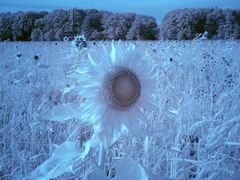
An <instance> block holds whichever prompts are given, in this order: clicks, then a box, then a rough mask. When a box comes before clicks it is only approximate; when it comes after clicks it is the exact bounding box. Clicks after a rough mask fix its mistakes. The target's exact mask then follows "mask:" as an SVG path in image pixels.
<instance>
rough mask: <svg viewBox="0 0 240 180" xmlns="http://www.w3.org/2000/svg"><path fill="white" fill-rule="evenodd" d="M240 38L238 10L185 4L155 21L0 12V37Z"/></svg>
mask: <svg viewBox="0 0 240 180" xmlns="http://www.w3.org/2000/svg"><path fill="white" fill-rule="evenodd" d="M204 32H208V38H209V39H240V10H239V9H238V10H231V9H225V10H223V9H218V8H198V9H194V8H188V9H177V10H173V11H170V12H169V13H168V14H166V16H165V17H164V19H163V21H162V23H161V24H160V25H157V23H156V20H155V19H154V18H153V17H150V16H145V15H138V14H135V13H121V14H120V13H111V12H108V11H98V10H96V9H90V10H82V9H70V10H55V11H53V12H50V13H49V12H34V11H30V12H17V13H10V12H8V13H0V40H2V41H3V40H10V41H59V40H63V38H64V37H68V38H70V39H71V38H73V37H74V36H75V35H82V34H84V36H85V37H86V39H87V40H119V39H121V40H158V39H164V40H189V39H194V38H195V37H196V36H198V35H199V34H202V33H204Z"/></svg>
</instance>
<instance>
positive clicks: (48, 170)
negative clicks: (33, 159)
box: [28, 141, 81, 179]
mask: <svg viewBox="0 0 240 180" xmlns="http://www.w3.org/2000/svg"><path fill="white" fill-rule="evenodd" d="M80 155H81V152H79V151H78V150H77V149H76V145H75V143H74V142H70V141H65V142H64V143H63V144H61V145H60V146H58V147H57V148H56V150H55V151H54V152H53V154H52V156H51V157H50V158H49V159H47V160H46V161H44V163H42V164H41V165H40V166H38V167H37V168H36V169H35V170H34V171H33V172H32V173H31V174H30V175H29V177H28V179H50V178H55V177H57V176H59V175H62V174H63V173H66V172H72V171H73V170H72V165H73V162H74V159H75V158H77V157H79V156H80Z"/></svg>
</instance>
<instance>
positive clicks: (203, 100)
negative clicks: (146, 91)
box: [0, 40, 240, 179]
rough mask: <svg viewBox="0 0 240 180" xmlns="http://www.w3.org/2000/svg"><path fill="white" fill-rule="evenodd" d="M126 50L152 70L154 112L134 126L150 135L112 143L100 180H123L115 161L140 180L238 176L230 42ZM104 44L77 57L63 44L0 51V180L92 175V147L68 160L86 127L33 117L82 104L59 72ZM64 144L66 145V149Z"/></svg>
mask: <svg viewBox="0 0 240 180" xmlns="http://www.w3.org/2000/svg"><path fill="white" fill-rule="evenodd" d="M126 43H129V42H126ZM134 43H135V44H136V48H137V49H139V50H140V51H141V52H142V53H144V51H146V53H148V56H149V58H150V57H151V59H152V60H153V62H152V63H154V64H155V65H156V69H157V70H158V72H159V73H158V77H157V80H158V81H157V83H158V87H159V88H158V94H157V98H158V108H157V111H155V112H148V111H147V112H146V116H147V117H148V118H149V120H150V121H151V123H150V125H141V127H140V128H142V129H143V131H144V130H150V131H152V132H154V133H152V134H151V135H147V136H137V137H132V136H124V137H122V138H121V139H119V141H118V142H117V143H115V144H113V145H112V146H111V147H110V150H109V152H108V154H107V162H106V163H105V172H108V173H106V174H108V178H110V177H112V178H113V179H121V178H125V179H126V177H125V176H124V175H122V174H118V172H122V171H120V170H119V171H118V170H116V169H117V167H115V166H119V165H115V163H116V162H117V159H119V158H120V157H125V158H129V159H131V160H133V162H132V164H133V165H132V167H129V168H130V171H131V170H132V171H131V172H134V171H136V172H138V171H139V167H138V166H141V168H142V169H144V171H145V172H146V173H147V174H148V177H149V179H164V178H165V179H168V178H169V179H234V177H235V178H236V177H238V174H239V173H240V172H239V169H240V103H239V102H240V42H239V41H205V40H202V41H197V40H196V41H146V42H145V41H137V42H134ZM110 44H111V43H110V42H96V43H95V42H88V47H87V49H84V50H82V51H80V50H79V49H78V48H77V47H75V46H74V45H73V44H72V43H71V42H26V43H24V42H1V43H0V125H1V126H0V179H23V178H26V179H28V178H29V179H31V178H32V177H34V179H41V178H42V179H50V178H56V179H84V178H86V177H87V176H88V174H90V175H89V176H88V178H89V179H94V177H96V176H97V175H96V165H95V161H97V160H96V159H97V158H98V153H99V152H98V149H94V148H93V149H92V150H91V154H90V155H87V157H86V158H84V159H79V158H73V159H74V160H73V161H69V159H71V158H72V157H73V156H72V154H73V151H74V153H75V154H79V155H81V152H82V151H83V149H84V142H86V141H87V140H88V139H89V138H91V133H92V128H91V124H86V123H82V122H81V120H79V119H76V118H73V119H69V120H67V121H64V122H58V121H50V120H49V119H48V117H46V116H44V115H43V114H44V112H46V111H48V110H49V109H51V108H54V107H55V106H58V105H61V104H63V103H82V102H83V97H80V96H79V95H78V94H74V93H63V91H64V90H66V89H68V88H69V87H71V85H73V84H74V83H75V82H74V81H73V80H72V79H70V78H68V77H67V74H68V71H69V69H70V68H71V67H72V66H73V65H75V64H80V65H81V63H82V62H84V61H85V59H86V52H87V51H90V50H99V47H100V46H101V45H105V46H107V47H108V46H110ZM143 50H144V51H143ZM100 53H101V52H100ZM66 141H67V142H75V144H76V147H74V148H72V149H70V150H69V151H67V150H66V149H68V147H67V148H64V147H65V146H64V142H66ZM62 144H63V145H62ZM75 151H76V152H75ZM75 154H74V155H75ZM61 156H62V159H61V158H60V157H61ZM49 158H50V160H52V159H53V158H55V160H52V161H49V160H48V159H49ZM44 162H45V164H43V163H44ZM46 162H48V163H46ZM49 162H50V163H49ZM64 163H65V165H64ZM134 163H135V165H134ZM41 164H42V166H41ZM49 164H50V165H51V166H50V165H49ZM136 164H137V165H138V166H137V165H136ZM37 167H38V168H37ZM70 167H71V168H70ZM36 168H37V169H36ZM129 168H126V170H124V171H126V174H127V175H128V177H127V178H128V179H134V178H136V177H137V175H135V174H134V173H132V174H131V173H127V170H128V169H129ZM131 168H132V169H131ZM118 169H119V167H118ZM124 171H123V172H124ZM94 173H95V174H94ZM99 178H100V175H99V176H98V178H97V179H99Z"/></svg>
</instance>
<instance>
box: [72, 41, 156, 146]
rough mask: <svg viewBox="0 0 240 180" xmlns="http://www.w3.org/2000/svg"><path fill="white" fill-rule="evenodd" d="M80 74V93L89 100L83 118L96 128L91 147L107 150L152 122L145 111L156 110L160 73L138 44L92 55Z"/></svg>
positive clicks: (78, 90)
mask: <svg viewBox="0 0 240 180" xmlns="http://www.w3.org/2000/svg"><path fill="white" fill-rule="evenodd" d="M76 72H77V73H78V74H79V78H78V81H79V86H76V88H77V92H78V93H79V94H81V96H83V97H85V98H86V99H87V100H86V102H84V104H83V106H82V111H81V113H82V114H81V118H82V120H83V121H86V122H90V123H91V124H92V125H93V127H94V134H93V136H92V139H91V141H89V143H91V145H90V146H94V145H93V144H95V145H97V144H99V143H103V146H104V148H105V149H107V148H108V147H109V146H110V145H111V144H112V143H113V142H114V141H116V140H117V139H118V138H119V136H120V135H121V134H123V133H125V132H130V133H134V132H136V131H137V130H138V128H139V122H140V121H144V122H148V121H149V120H148V119H147V118H146V117H145V116H144V114H143V112H142V110H143V109H144V108H145V109H148V110H154V108H155V106H154V103H153V102H154V98H153V97H154V93H155V90H156V88H155V87H156V85H155V84H156V83H155V80H154V79H155V76H156V73H154V66H153V63H152V62H151V59H149V58H147V57H146V54H145V53H144V52H142V53H141V54H140V53H139V52H138V51H137V50H136V48H135V45H134V44H130V45H127V44H124V43H122V42H116V43H115V44H114V43H112V48H111V50H110V51H109V50H108V49H107V48H106V47H104V46H103V49H102V51H92V52H91V54H88V62H87V63H86V64H84V65H82V66H81V67H78V68H77V69H76Z"/></svg>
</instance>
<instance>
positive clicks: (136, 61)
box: [31, 42, 156, 179]
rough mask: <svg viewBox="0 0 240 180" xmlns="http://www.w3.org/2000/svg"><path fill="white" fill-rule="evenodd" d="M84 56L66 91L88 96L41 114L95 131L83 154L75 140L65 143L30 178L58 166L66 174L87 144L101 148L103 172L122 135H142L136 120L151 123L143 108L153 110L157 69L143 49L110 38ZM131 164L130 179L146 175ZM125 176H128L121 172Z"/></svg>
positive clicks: (82, 155)
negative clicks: (83, 124) (76, 121)
mask: <svg viewBox="0 0 240 180" xmlns="http://www.w3.org/2000/svg"><path fill="white" fill-rule="evenodd" d="M87 57H88V58H87V59H86V62H85V63H81V64H80V65H79V66H74V68H73V74H74V78H76V81H77V82H76V84H75V85H74V86H72V88H71V89H70V90H72V91H73V92H75V93H78V94H80V95H81V97H84V98H86V101H85V102H84V103H82V104H81V105H80V106H79V105H75V104H63V105H60V106H56V107H55V108H52V109H51V110H50V112H46V113H45V115H44V116H45V117H46V118H47V119H50V120H54V121H55V120H57V121H65V120H67V119H69V118H74V117H76V118H77V119H80V120H82V121H83V122H87V123H89V124H91V125H92V127H93V130H94V131H93V134H92V136H91V138H90V139H89V140H88V141H87V142H86V143H85V144H84V150H83V152H80V151H78V150H77V149H76V148H75V143H74V142H70V141H66V142H64V143H63V144H62V145H60V146H59V148H58V149H57V151H56V152H55V153H54V154H53V155H52V156H51V157H50V158H49V159H48V160H47V161H45V162H44V163H43V164H42V165H41V166H39V167H38V168H37V169H36V171H35V172H33V173H32V174H33V175H32V176H31V177H39V176H40V175H41V176H42V174H44V177H50V178H53V177H56V176H57V175H59V174H62V173H63V171H62V169H64V172H65V171H66V169H69V167H71V166H72V164H73V162H74V158H78V157H80V158H81V159H84V158H85V157H86V156H87V155H88V153H89V151H90V149H91V148H95V149H97V150H99V151H98V152H99V159H98V160H99V162H98V167H100V169H101V170H102V169H104V163H105V162H106V156H107V152H108V150H109V148H110V146H111V145H112V144H113V143H114V142H116V141H117V140H119V138H120V137H121V136H124V135H128V134H131V135H132V136H138V135H139V134H142V133H141V132H138V129H139V124H140V122H143V123H149V120H148V119H147V118H146V117H145V115H144V113H143V112H144V110H145V109H147V110H150V111H154V110H155V105H154V103H153V102H154V100H155V99H154V95H156V93H155V91H156V88H155V86H156V83H155V77H156V73H155V66H154V65H153V63H152V61H151V58H149V57H147V54H146V53H144V52H142V53H139V52H138V51H137V50H136V48H135V46H134V44H130V45H129V44H124V43H123V42H115V43H114V42H113V43H112V47H110V48H109V47H108V46H107V47H106V46H102V49H100V50H96V51H95V50H94V49H92V50H90V49H89V53H88V56H87ZM71 72H72V71H71ZM76 74H77V76H75V75H76ZM68 92H69V91H68ZM63 157H66V158H65V159H64V158H63ZM130 161H132V160H131V159H127V160H126V159H122V158H121V160H120V159H119V160H118V161H117V164H119V163H120V164H121V163H123V164H126V162H128V164H129V162H130ZM59 162H60V163H59ZM53 164H55V166H56V167H58V168H54V169H51V168H50V170H49V168H48V167H52V165H53ZM117 164H116V167H115V168H116V177H115V178H116V179H123V178H122V176H120V175H121V173H120V172H121V166H118V165H117ZM132 164H133V165H131V166H130V165H129V167H128V169H134V170H129V173H131V172H136V173H135V174H136V176H134V177H135V178H134V179H142V178H141V177H143V179H145V177H146V176H145V172H144V170H143V169H142V167H141V166H140V165H138V164H137V163H136V162H133V161H132ZM66 167H68V168H66ZM124 167H125V166H124ZM70 169H71V168H70ZM46 172H47V173H46ZM124 174H125V175H126V173H122V175H124ZM93 175H94V173H93ZM124 179H125V178H124ZM130 179H131V178H130Z"/></svg>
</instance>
